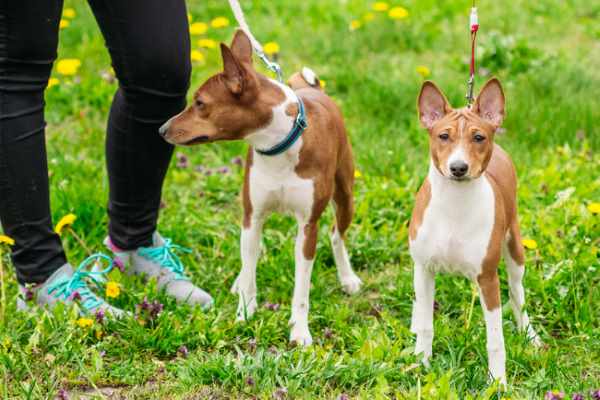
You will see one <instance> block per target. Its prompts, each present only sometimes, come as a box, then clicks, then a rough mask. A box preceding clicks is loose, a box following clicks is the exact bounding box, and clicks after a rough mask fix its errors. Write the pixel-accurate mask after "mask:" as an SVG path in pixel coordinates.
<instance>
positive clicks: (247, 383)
mask: <svg viewBox="0 0 600 400" xmlns="http://www.w3.org/2000/svg"><path fill="white" fill-rule="evenodd" d="M254 384H255V382H254V379H252V377H251V376H249V377H247V378H246V385H248V386H254Z"/></svg>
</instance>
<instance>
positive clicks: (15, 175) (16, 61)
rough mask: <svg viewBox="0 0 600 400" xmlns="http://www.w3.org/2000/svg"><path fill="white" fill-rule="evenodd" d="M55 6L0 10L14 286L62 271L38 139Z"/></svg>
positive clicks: (3, 188)
mask: <svg viewBox="0 0 600 400" xmlns="http://www.w3.org/2000/svg"><path fill="white" fill-rule="evenodd" d="M62 3H63V2H62V0H52V1H50V0H47V1H36V0H5V1H2V2H0V221H1V222H2V227H3V229H4V231H5V233H6V234H7V235H9V236H11V237H12V238H13V239H14V240H15V246H14V248H13V252H12V259H13V264H14V265H15V267H16V270H17V279H18V281H19V283H20V284H27V283H42V282H44V281H45V280H46V279H47V278H48V277H49V276H50V275H52V274H53V273H54V272H55V271H56V270H58V269H59V268H60V267H61V266H62V265H64V264H65V263H66V258H65V254H64V251H63V248H62V245H61V242H60V238H59V237H58V235H56V234H55V233H54V231H53V229H52V219H51V215H50V199H49V189H48V165H47V159H46V145H45V137H44V128H45V121H44V90H45V88H46V86H47V83H48V78H49V76H50V71H51V69H52V63H53V61H54V60H55V58H56V47H57V44H58V24H59V21H60V16H61V12H62Z"/></svg>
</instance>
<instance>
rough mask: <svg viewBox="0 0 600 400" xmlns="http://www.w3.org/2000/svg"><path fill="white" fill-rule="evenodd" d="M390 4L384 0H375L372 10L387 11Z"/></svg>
mask: <svg viewBox="0 0 600 400" xmlns="http://www.w3.org/2000/svg"><path fill="white" fill-rule="evenodd" d="M388 8H390V5H389V4H388V3H386V2H385V1H376V2H375V3H373V10H375V11H387V10H388Z"/></svg>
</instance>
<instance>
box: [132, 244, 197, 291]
mask: <svg viewBox="0 0 600 400" xmlns="http://www.w3.org/2000/svg"><path fill="white" fill-rule="evenodd" d="M163 241H164V243H163V245H162V246H156V247H142V248H140V249H139V250H138V254H139V255H140V256H142V257H144V258H146V259H148V260H150V261H153V262H155V263H157V264H158V265H160V266H161V267H162V268H165V269H167V270H169V271H171V272H172V273H173V274H175V280H178V281H189V280H190V278H188V277H187V276H185V271H184V270H183V264H182V263H181V260H180V259H179V256H178V255H177V254H176V251H182V252H184V253H191V252H192V250H190V249H188V248H185V247H183V246H179V245H177V244H173V241H172V240H171V239H167V238H163Z"/></svg>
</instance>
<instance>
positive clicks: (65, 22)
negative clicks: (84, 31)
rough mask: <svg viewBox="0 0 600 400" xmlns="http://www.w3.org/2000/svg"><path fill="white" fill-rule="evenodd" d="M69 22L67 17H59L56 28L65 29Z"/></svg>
mask: <svg viewBox="0 0 600 400" xmlns="http://www.w3.org/2000/svg"><path fill="white" fill-rule="evenodd" d="M69 24H70V22H69V20H67V19H61V20H60V22H59V23H58V28H59V29H65V28H67V27H68V26H69Z"/></svg>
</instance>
